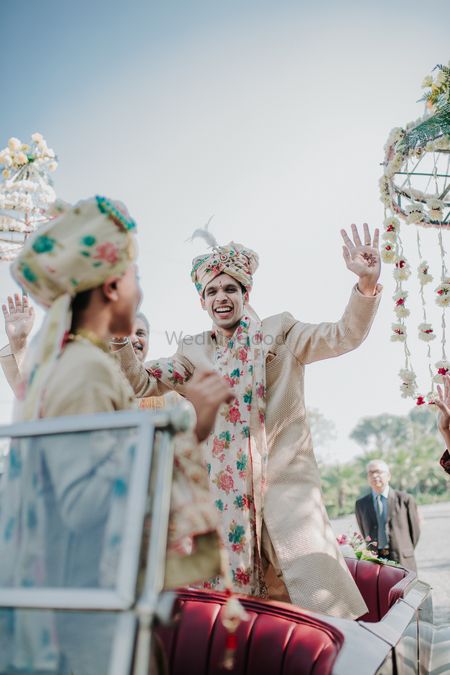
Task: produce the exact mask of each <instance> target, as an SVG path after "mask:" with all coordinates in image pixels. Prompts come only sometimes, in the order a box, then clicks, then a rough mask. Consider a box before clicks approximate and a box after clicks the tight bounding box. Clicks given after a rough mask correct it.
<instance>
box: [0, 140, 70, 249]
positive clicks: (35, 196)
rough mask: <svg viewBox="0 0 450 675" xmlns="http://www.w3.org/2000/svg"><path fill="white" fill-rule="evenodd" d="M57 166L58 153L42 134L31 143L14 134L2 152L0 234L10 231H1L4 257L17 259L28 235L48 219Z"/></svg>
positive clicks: (0, 159)
mask: <svg viewBox="0 0 450 675" xmlns="http://www.w3.org/2000/svg"><path fill="white" fill-rule="evenodd" d="M57 166H58V162H57V160H56V155H55V152H54V151H53V150H52V149H51V148H49V147H48V146H47V143H46V141H45V139H44V137H43V136H42V134H40V133H35V134H33V135H32V137H31V143H29V144H28V143H22V141H21V140H20V139H18V138H15V137H12V138H10V139H9V141H8V145H7V147H6V148H4V149H3V150H1V151H0V167H3V169H2V171H1V176H2V178H3V180H2V181H1V182H0V233H6V234H9V238H5V234H3V235H2V234H0V260H13V259H14V258H15V257H16V255H17V253H18V252H19V251H20V248H21V247H22V245H23V242H24V240H25V238H26V237H27V236H28V235H29V234H30V233H31V232H33V231H34V230H35V229H36V227H37V226H38V225H39V223H42V222H43V221H45V220H47V219H48V216H47V212H48V209H49V206H50V205H51V204H52V203H53V202H54V201H55V199H56V195H55V191H54V189H53V187H52V185H51V181H50V176H49V174H50V173H52V172H54V171H55V170H56V168H57ZM18 235H22V237H21V239H18V238H17V237H18Z"/></svg>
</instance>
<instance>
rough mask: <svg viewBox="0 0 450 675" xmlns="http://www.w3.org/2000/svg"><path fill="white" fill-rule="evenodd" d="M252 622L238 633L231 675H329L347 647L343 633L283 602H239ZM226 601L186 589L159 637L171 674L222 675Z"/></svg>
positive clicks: (220, 596)
mask: <svg viewBox="0 0 450 675" xmlns="http://www.w3.org/2000/svg"><path fill="white" fill-rule="evenodd" d="M240 600H241V602H242V604H243V605H244V607H245V609H246V611H247V613H248V614H249V621H246V622H243V623H242V624H241V625H240V627H239V629H238V632H237V638H238V640H237V645H238V646H237V651H236V658H235V667H234V669H233V671H232V672H233V675H306V674H308V673H314V675H328V674H329V673H331V672H332V667H333V664H334V661H335V659H336V657H337V655H338V652H339V650H340V648H341V646H342V644H343V641H344V639H343V635H342V633H341V632H340V631H339V630H338V629H336V628H335V627H333V626H329V625H328V624H326V623H325V622H323V621H321V620H320V619H318V618H316V617H315V616H314V615H313V614H311V613H309V612H306V611H303V610H300V609H298V608H297V607H293V606H292V607H291V606H290V605H286V604H284V603H277V602H270V603H268V602H264V601H263V600H257V599H256V598H248V597H241V598H240ZM225 602H226V597H225V596H224V595H223V594H221V593H211V592H208V591H198V590H182V591H180V592H179V594H178V617H177V619H176V621H175V623H174V626H173V627H172V628H159V629H158V635H159V638H160V639H161V641H162V644H163V651H164V653H165V657H166V660H167V665H168V668H167V670H168V672H169V673H170V675H224V673H226V671H225V670H224V669H223V668H222V667H221V662H222V659H223V656H224V649H225V637H226V633H225V630H224V628H223V626H222V622H221V616H220V615H221V611H222V607H223V605H224V604H225Z"/></svg>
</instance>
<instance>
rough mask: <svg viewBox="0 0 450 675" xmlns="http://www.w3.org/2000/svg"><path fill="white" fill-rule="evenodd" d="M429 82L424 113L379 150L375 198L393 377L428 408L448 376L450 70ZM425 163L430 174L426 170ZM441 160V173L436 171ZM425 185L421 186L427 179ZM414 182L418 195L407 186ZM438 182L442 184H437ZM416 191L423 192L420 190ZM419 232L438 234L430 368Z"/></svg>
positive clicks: (428, 277)
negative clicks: (414, 282) (408, 250)
mask: <svg viewBox="0 0 450 675" xmlns="http://www.w3.org/2000/svg"><path fill="white" fill-rule="evenodd" d="M435 71H436V74H435V76H434V77H433V76H431V75H430V76H428V77H427V78H426V79H425V80H424V82H423V87H424V88H425V89H426V90H427V91H426V92H425V95H424V97H423V100H424V101H425V103H426V106H427V111H426V112H425V114H424V115H423V116H422V117H421V118H420V119H418V120H416V121H414V122H411V123H409V124H407V125H406V126H405V128H400V127H396V128H395V129H393V130H392V131H391V133H390V134H389V137H388V139H387V142H386V144H385V147H384V150H385V159H384V170H383V176H382V177H381V179H380V198H381V201H382V202H383V204H384V207H385V209H384V210H385V213H384V215H385V219H384V233H383V240H384V241H383V246H382V251H381V256H382V260H383V262H385V263H386V264H392V265H393V277H394V279H395V282H396V283H395V292H394V294H393V301H394V314H395V319H394V322H393V323H392V324H391V330H392V333H391V341H392V342H400V343H402V346H403V351H404V367H403V368H401V370H400V371H399V377H400V380H401V384H400V391H401V394H402V396H403V397H405V398H413V399H415V401H416V404H417V405H424V404H426V403H433V402H434V396H435V395H434V386H435V382H439V381H441V380H442V377H443V375H444V374H446V373H450V363H449V362H448V361H447V356H446V351H445V347H446V318H445V310H446V308H447V306H449V305H450V275H448V273H447V269H446V265H445V250H444V245H443V230H447V229H450V185H449V179H450V173H449V170H450V153H449V151H450V64H449V66H436V69H435ZM430 159H431V160H432V169H429V168H428V167H429V163H430ZM442 159H445V160H446V165H447V169H446V170H445V168H442V167H441V166H438V163H439V161H440V160H442ZM427 176H428V180H427V181H425V180H423V177H427ZM417 177H419V179H418V184H419V185H420V187H421V189H418V188H417V187H416V184H414V185H413V184H412V180H411V179H412V178H414V180H416V178H417ZM442 179H444V180H442ZM422 186H425V187H424V189H423V187H422ZM400 220H403V221H404V223H406V224H407V225H409V226H416V230H417V250H418V255H419V265H418V268H417V278H418V281H419V295H420V300H421V306H422V320H421V321H420V322H419V323H418V325H417V331H418V338H419V340H421V341H422V342H424V343H425V345H426V358H427V361H428V371H429V374H430V380H431V390H430V391H429V392H428V394H426V395H425V394H423V393H421V392H420V391H418V390H417V389H418V388H417V377H416V373H415V371H414V368H413V366H412V362H411V351H410V349H409V345H408V331H407V326H406V320H407V319H408V317H410V314H411V312H410V307H409V306H408V305H409V303H408V290H407V286H406V282H408V280H409V277H410V276H411V268H410V264H409V261H408V258H407V256H406V255H405V253H404V249H403V244H402V238H401V236H400ZM420 227H433V228H436V229H437V230H438V243H439V249H440V252H441V263H442V265H441V267H442V269H441V278H440V283H439V285H438V286H437V287H436V288H435V292H434V298H435V302H436V304H437V305H438V306H439V307H441V308H442V319H441V349H442V356H441V359H440V360H439V361H437V362H436V363H435V367H434V369H433V367H432V356H431V344H432V343H435V342H436V332H435V329H434V326H433V325H432V323H431V321H430V320H429V319H428V315H427V303H426V293H425V286H426V285H427V284H430V283H431V282H432V281H433V275H432V274H431V273H430V269H429V265H428V262H427V261H426V260H424V258H423V255H422V250H421V239H420V234H419V228H420ZM408 320H409V319H408Z"/></svg>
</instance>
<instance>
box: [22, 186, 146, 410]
mask: <svg viewBox="0 0 450 675" xmlns="http://www.w3.org/2000/svg"><path fill="white" fill-rule="evenodd" d="M56 210H57V212H59V214H60V215H58V216H57V217H56V218H54V219H53V220H50V221H48V222H47V223H44V224H43V225H41V227H39V229H38V230H37V231H36V232H35V233H34V234H33V235H32V236H31V237H30V238H29V239H27V241H26V242H25V245H24V247H23V249H22V251H21V252H20V254H19V256H18V257H17V258H16V260H15V261H14V262H13V263H12V265H11V273H12V275H13V277H14V279H15V280H16V281H17V282H18V283H19V284H20V286H22V287H23V288H24V289H26V290H27V291H28V293H29V294H30V295H31V297H32V298H33V299H34V300H35V301H36V302H37V303H38V304H40V305H42V306H43V307H45V308H48V312H47V316H46V318H45V321H44V323H43V325H42V327H41V329H40V331H39V333H38V335H37V336H36V346H35V350H34V354H33V356H32V362H31V363H30V364H29V370H30V373H29V375H30V379H29V386H28V391H27V394H26V399H27V400H26V402H25V403H27V402H28V400H29V399H30V400H31V399H32V405H28V406H27V405H26V406H25V409H26V412H27V415H26V416H27V417H35V416H36V415H38V407H39V399H40V394H41V392H42V389H43V384H44V383H45V380H46V378H47V377H48V375H49V373H50V370H51V366H52V364H53V363H54V362H55V361H56V358H57V357H58V355H59V354H60V352H61V350H62V348H63V345H64V340H65V335H66V333H67V331H69V330H70V326H71V323H72V308H71V306H72V300H73V298H74V297H75V296H76V295H77V294H78V293H81V292H82V291H86V290H89V289H92V288H96V287H98V286H100V285H101V284H102V283H103V282H104V281H106V279H108V278H109V277H111V276H116V275H117V276H120V275H122V274H124V273H125V272H126V270H127V269H128V267H129V266H130V264H131V263H132V262H133V260H134V259H135V257H136V252H137V249H136V245H135V240H134V237H133V234H132V233H133V231H134V230H135V227H136V224H135V222H134V221H133V220H132V219H131V218H130V216H129V214H128V212H127V210H126V208H125V207H124V206H123V205H122V204H120V203H119V202H115V201H112V200H109V199H107V198H106V197H99V196H96V197H93V198H91V199H87V200H85V201H81V202H78V204H76V205H75V206H70V205H68V204H64V205H60V206H58V205H57V207H56Z"/></svg>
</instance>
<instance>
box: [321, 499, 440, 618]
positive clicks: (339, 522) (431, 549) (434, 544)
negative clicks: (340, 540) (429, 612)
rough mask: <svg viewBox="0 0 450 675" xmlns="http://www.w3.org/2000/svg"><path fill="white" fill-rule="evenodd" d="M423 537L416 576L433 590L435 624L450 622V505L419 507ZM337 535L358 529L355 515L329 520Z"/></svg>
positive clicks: (418, 549)
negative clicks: (417, 574)
mask: <svg viewBox="0 0 450 675" xmlns="http://www.w3.org/2000/svg"><path fill="white" fill-rule="evenodd" d="M419 512H420V515H421V518H422V534H421V537H420V541H419V544H418V546H417V549H416V558H417V565H418V568H419V577H420V578H421V579H423V581H426V582H427V583H428V584H430V586H432V588H433V606H434V623H435V624H443V623H450V502H442V503H439V504H427V505H426V506H421V507H419ZM331 523H332V525H333V529H334V531H335V532H336V534H341V533H343V534H347V533H352V532H353V531H355V530H357V529H358V528H357V526H356V521H355V518H354V516H346V517H345V518H337V519H336V520H332V521H331Z"/></svg>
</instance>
